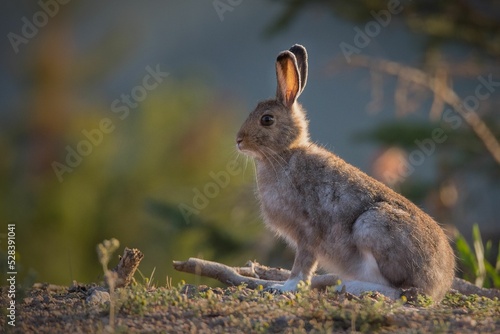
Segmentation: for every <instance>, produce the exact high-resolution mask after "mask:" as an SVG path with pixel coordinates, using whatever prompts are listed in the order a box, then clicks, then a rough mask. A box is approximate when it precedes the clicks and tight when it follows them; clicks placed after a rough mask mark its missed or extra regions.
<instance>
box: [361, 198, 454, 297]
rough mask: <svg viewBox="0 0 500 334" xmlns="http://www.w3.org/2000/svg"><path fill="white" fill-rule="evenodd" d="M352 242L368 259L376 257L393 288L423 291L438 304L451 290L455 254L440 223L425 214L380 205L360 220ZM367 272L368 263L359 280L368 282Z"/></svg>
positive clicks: (385, 204)
mask: <svg viewBox="0 0 500 334" xmlns="http://www.w3.org/2000/svg"><path fill="white" fill-rule="evenodd" d="M353 240H354V243H355V245H356V247H357V248H358V251H359V252H360V253H361V254H363V255H365V258H369V257H370V256H369V254H371V255H372V256H373V258H374V260H375V262H376V264H377V268H378V270H379V272H380V274H381V276H382V277H383V278H384V279H385V280H387V282H388V283H389V284H390V286H393V287H397V288H417V289H422V291H423V292H425V293H426V294H428V295H430V296H431V297H432V298H434V299H435V300H440V299H441V298H442V297H443V295H444V293H445V292H446V291H447V290H448V289H449V287H450V286H451V282H452V280H453V275H454V257H453V251H452V250H451V247H450V245H449V243H448V241H447V239H446V237H445V235H444V233H443V231H442V230H441V229H440V227H439V226H438V225H437V223H435V222H434V221H432V220H431V218H430V217H427V216H425V215H424V214H423V213H422V214H419V213H413V214H409V213H408V212H406V211H404V210H402V209H400V208H397V207H394V206H392V205H390V204H388V203H380V204H379V205H378V206H376V207H374V208H372V209H370V210H368V211H366V212H364V213H363V214H362V215H360V216H359V217H358V219H357V220H356V222H355V223H354V225H353ZM366 254H368V256H367V257H366ZM365 262H366V261H365ZM368 263H369V261H368ZM363 265H365V267H363ZM365 268H366V263H363V264H361V265H360V266H359V267H358V269H359V271H358V274H359V275H360V278H359V280H366V272H365V271H366V270H365ZM357 279H358V278H357ZM369 281H371V282H373V280H369ZM375 283H378V282H376V281H375Z"/></svg>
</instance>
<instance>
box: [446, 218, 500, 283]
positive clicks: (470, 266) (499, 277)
mask: <svg viewBox="0 0 500 334" xmlns="http://www.w3.org/2000/svg"><path fill="white" fill-rule="evenodd" d="M472 239H473V247H472V248H471V247H470V246H469V244H468V243H467V241H466V240H465V238H464V237H463V236H462V235H460V236H459V237H458V238H457V240H456V243H455V247H456V249H457V252H458V257H459V258H460V260H461V261H462V265H463V276H464V279H466V280H468V281H470V282H474V284H475V285H477V286H479V287H485V288H492V287H493V288H500V244H499V249H498V253H497V258H496V262H495V263H494V264H492V263H490V262H489V261H488V258H489V257H490V256H492V255H493V254H492V251H493V243H492V241H491V240H488V241H487V242H486V246H485V245H484V244H483V241H482V238H481V233H480V231H479V226H478V225H477V224H474V225H473V227H472Z"/></svg>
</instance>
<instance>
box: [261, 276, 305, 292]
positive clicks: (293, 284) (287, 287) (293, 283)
mask: <svg viewBox="0 0 500 334" xmlns="http://www.w3.org/2000/svg"><path fill="white" fill-rule="evenodd" d="M300 281H301V279H300V277H295V278H292V279H289V280H287V281H285V283H284V284H273V285H271V286H270V287H269V288H267V289H266V290H269V291H279V292H288V291H296V290H297V285H298V284H299V282H300Z"/></svg>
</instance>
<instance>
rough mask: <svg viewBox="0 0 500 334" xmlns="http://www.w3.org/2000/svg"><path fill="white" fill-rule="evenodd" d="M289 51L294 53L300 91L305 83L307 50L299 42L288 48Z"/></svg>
mask: <svg viewBox="0 0 500 334" xmlns="http://www.w3.org/2000/svg"><path fill="white" fill-rule="evenodd" d="M290 52H292V53H293V54H294V55H295V58H296V59H297V65H298V67H299V73H300V93H302V92H303V91H304V88H305V87H306V83H307V51H306V48H305V47H303V46H302V45H300V44H295V45H294V46H292V47H291V48H290Z"/></svg>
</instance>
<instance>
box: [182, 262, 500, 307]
mask: <svg viewBox="0 0 500 334" xmlns="http://www.w3.org/2000/svg"><path fill="white" fill-rule="evenodd" d="M173 266H174V269H175V270H177V271H182V272H186V273H190V274H195V275H199V276H204V277H209V278H213V279H216V280H218V281H219V282H221V283H224V284H226V285H230V286H237V285H241V284H246V285H247V287H248V288H250V289H256V288H257V287H258V286H259V285H261V286H262V287H263V288H269V287H272V285H274V284H279V283H283V281H285V280H286V279H287V278H288V277H289V276H290V271H289V270H286V269H282V268H271V267H266V266H263V265H261V264H259V263H257V262H252V261H248V262H247V264H246V266H244V267H229V266H227V265H225V264H222V263H218V262H213V261H207V260H202V259H197V258H189V259H188V260H187V261H174V262H173ZM338 283H339V277H338V276H336V275H331V274H326V275H315V276H313V277H312V278H311V288H313V289H318V290H322V289H325V288H327V287H329V286H337V285H338ZM343 283H345V284H347V283H348V282H343ZM385 288H386V289H385V290H384V291H379V292H381V293H382V294H384V295H386V296H387V297H390V298H393V299H396V298H399V296H401V294H402V293H403V290H400V289H395V288H390V287H385ZM452 288H453V289H455V290H457V291H458V292H460V293H462V294H464V295H471V294H477V295H478V296H484V297H488V298H494V297H498V298H500V290H497V289H483V288H479V287H477V286H475V285H473V284H472V283H470V282H467V281H465V280H463V279H460V278H455V279H454V281H453V286H452Z"/></svg>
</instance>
